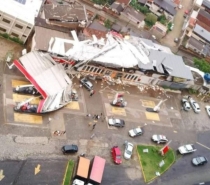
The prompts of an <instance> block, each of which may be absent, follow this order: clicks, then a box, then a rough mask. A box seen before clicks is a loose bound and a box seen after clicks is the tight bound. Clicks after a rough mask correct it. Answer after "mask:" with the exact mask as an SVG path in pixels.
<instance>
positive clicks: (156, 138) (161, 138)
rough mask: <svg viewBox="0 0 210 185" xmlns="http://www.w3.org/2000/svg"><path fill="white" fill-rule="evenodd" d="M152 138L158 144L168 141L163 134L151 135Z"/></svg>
mask: <svg viewBox="0 0 210 185" xmlns="http://www.w3.org/2000/svg"><path fill="white" fill-rule="evenodd" d="M152 140H153V141H154V142H156V143H157V144H160V143H167V142H168V139H167V138H166V136H164V135H153V136H152Z"/></svg>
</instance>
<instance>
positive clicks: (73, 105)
mask: <svg viewBox="0 0 210 185" xmlns="http://www.w3.org/2000/svg"><path fill="white" fill-rule="evenodd" d="M65 108H67V109H74V110H80V107H79V103H78V102H77V101H72V102H70V103H69V104H68V105H66V106H65Z"/></svg>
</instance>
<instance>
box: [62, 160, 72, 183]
mask: <svg viewBox="0 0 210 185" xmlns="http://www.w3.org/2000/svg"><path fill="white" fill-rule="evenodd" d="M73 170H74V161H72V160H70V161H69V162H68V164H67V167H66V173H65V177H64V179H63V185H69V184H70V183H71V178H72V174H73Z"/></svg>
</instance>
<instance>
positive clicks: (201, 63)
mask: <svg viewBox="0 0 210 185" xmlns="http://www.w3.org/2000/svg"><path fill="white" fill-rule="evenodd" d="M193 62H194V65H195V67H197V68H198V69H199V70H201V71H203V72H204V73H210V64H209V63H208V62H207V61H206V60H205V59H198V58H193Z"/></svg>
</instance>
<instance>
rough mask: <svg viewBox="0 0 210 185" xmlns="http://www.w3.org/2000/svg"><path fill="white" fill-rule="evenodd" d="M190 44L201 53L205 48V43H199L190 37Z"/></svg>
mask: <svg viewBox="0 0 210 185" xmlns="http://www.w3.org/2000/svg"><path fill="white" fill-rule="evenodd" d="M188 43H189V44H190V45H192V46H193V47H195V48H197V49H198V50H199V51H201V50H202V49H203V47H204V43H202V42H201V41H198V40H197V39H195V38H193V37H190V39H189V41H188Z"/></svg>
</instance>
